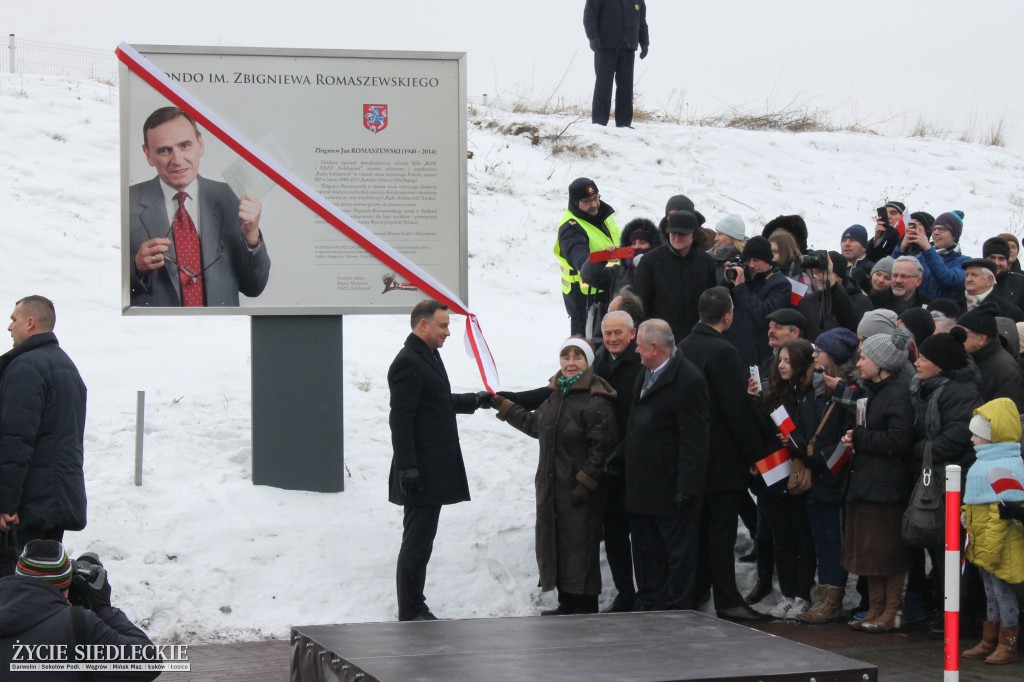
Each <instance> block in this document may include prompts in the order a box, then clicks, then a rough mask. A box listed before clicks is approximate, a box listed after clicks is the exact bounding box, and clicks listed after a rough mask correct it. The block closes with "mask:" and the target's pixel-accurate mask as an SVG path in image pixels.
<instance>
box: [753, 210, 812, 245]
mask: <svg viewBox="0 0 1024 682" xmlns="http://www.w3.org/2000/svg"><path fill="white" fill-rule="evenodd" d="M775 230H785V231H786V232H789V233H790V234H791V235H793V239H795V240H796V245H797V246H798V247H799V248H800V253H807V223H805V222H804V219H803V218H801V217H800V216H798V215H780V216H778V217H776V218H773V219H771V220H769V221H768V224H767V225H765V226H764V229H763V230H761V236H762V237H765V238H767V237H770V236H772V232H774V231H775Z"/></svg>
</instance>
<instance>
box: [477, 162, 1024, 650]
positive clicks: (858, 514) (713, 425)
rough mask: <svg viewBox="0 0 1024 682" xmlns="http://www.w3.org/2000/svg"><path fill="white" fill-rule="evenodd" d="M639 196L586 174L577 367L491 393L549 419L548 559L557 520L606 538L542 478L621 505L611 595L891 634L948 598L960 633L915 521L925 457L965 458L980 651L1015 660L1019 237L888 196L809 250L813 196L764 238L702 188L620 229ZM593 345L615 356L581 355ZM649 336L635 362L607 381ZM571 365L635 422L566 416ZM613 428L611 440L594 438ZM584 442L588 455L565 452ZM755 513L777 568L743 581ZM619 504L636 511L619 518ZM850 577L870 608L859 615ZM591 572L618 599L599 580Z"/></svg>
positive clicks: (528, 419) (565, 231)
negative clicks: (995, 469) (737, 550)
mask: <svg viewBox="0 0 1024 682" xmlns="http://www.w3.org/2000/svg"><path fill="white" fill-rule="evenodd" d="M616 218H617V216H616V212H615V210H614V209H613V208H612V206H611V205H609V204H608V203H607V202H605V201H604V200H603V199H602V197H601V194H600V192H599V190H598V187H597V184H596V183H595V182H594V181H593V180H590V179H589V178H578V179H576V180H574V181H573V182H572V184H571V185H570V186H569V200H568V205H567V206H566V209H565V211H564V213H563V215H562V218H561V220H560V224H559V228H558V236H557V239H556V240H555V242H556V243H555V249H554V250H555V256H556V258H557V259H558V261H559V264H560V266H561V272H562V293H563V300H564V303H565V308H566V312H567V313H568V315H569V318H570V330H569V331H570V334H571V338H570V339H569V340H567V341H566V342H565V344H564V345H563V346H562V353H563V355H562V356H561V357H562V359H563V362H562V369H561V371H560V372H559V373H558V374H556V376H555V377H554V378H553V379H552V380H551V382H550V384H549V385H548V386H547V387H544V388H542V389H536V390H531V391H523V392H513V393H501V394H499V396H497V397H496V398H494V403H495V406H496V407H497V408H498V416H499V418H502V419H506V420H508V421H510V422H511V423H513V425H515V426H517V428H521V429H523V430H524V431H526V432H528V433H531V435H534V436H537V437H539V438H540V440H541V449H542V456H541V467H540V468H539V469H538V478H537V481H538V561H539V562H540V563H541V565H542V566H548V567H551V566H552V565H553V564H552V563H548V562H547V561H545V560H542V559H541V548H540V545H539V543H540V539H541V537H542V535H543V536H544V537H545V541H546V542H547V543H548V544H549V545H551V546H557V547H559V548H561V547H563V546H574V545H573V543H574V542H578V543H579V545H578V548H579V549H582V548H583V547H584V546H585V547H586V553H587V556H588V557H589V559H590V561H588V562H587V563H586V574H587V575H588V576H589V575H590V572H592V571H593V563H592V561H593V558H594V556H596V552H597V546H596V544H595V542H594V536H593V533H592V526H588V527H587V528H588V530H587V532H582V531H581V528H576V527H573V526H571V525H569V526H566V527H562V525H560V524H562V523H563V520H562V519H561V517H560V516H559V515H557V514H556V515H555V516H556V518H555V520H552V519H550V518H548V517H547V516H542V514H541V513H540V509H541V501H542V497H543V499H544V500H545V504H548V505H554V506H553V509H555V510H557V509H559V506H558V505H560V504H565V505H573V509H576V508H577V507H578V506H579V505H581V504H589V505H592V506H595V507H600V506H602V505H603V510H601V511H600V514H602V515H603V517H604V518H605V527H606V528H605V542H606V549H607V552H608V555H609V565H610V566H611V569H612V575H613V579H614V582H615V587H616V591H617V594H616V596H615V598H614V600H613V601H612V603H611V606H610V607H609V608H608V609H607V610H610V611H622V610H631V609H640V610H642V609H651V608H655V609H661V608H694V607H696V606H697V605H698V604H699V603H700V602H701V600H702V599H703V598H705V597H706V596H707V595H708V594H709V593H710V592H712V591H713V595H714V600H715V602H714V603H715V608H716V611H717V612H718V614H719V615H720V616H723V617H726V618H733V619H737V620H755V619H759V618H763V617H766V616H770V617H776V618H783V619H790V620H798V621H801V622H805V623H828V622H834V621H836V620H838V619H840V618H847V617H849V618H850V625H851V627H853V628H854V629H857V630H860V631H863V632H891V631H894V630H898V629H901V628H902V627H905V626H906V625H908V624H912V623H917V622H925V621H926V620H928V619H929V617H930V619H931V620H930V628H931V630H932V632H933V634H935V635H936V636H939V637H941V635H942V628H943V620H942V618H941V610H942V607H943V603H942V581H943V571H944V561H943V555H942V552H943V546H942V544H941V539H940V540H939V541H938V542H931V543H929V544H925V545H924V546H921V543H920V542H918V541H911V540H908V538H907V534H906V531H904V529H903V525H904V522H903V518H904V515H905V512H906V510H907V507H908V504H909V503H910V500H911V496H912V492H913V491H914V489H915V486H917V485H919V481H920V479H921V477H922V476H927V477H928V478H931V477H933V476H934V477H935V478H937V479H941V478H942V477H943V475H944V474H943V472H944V469H945V467H946V465H949V464H956V465H959V466H960V467H961V472H962V476H963V479H964V481H965V482H966V488H965V490H966V493H965V496H964V503H965V505H966V509H967V514H966V516H965V519H964V526H965V531H964V532H965V536H966V535H967V534H968V533H969V534H970V536H971V540H970V541H969V542H968V547H971V548H972V549H969V550H968V552H967V558H968V559H969V560H970V561H971V562H972V563H973V564H974V565H975V566H976V567H977V570H971V571H968V575H967V577H966V578H965V584H964V595H965V596H964V605H963V606H964V608H963V610H964V611H965V612H966V614H967V615H968V616H969V615H970V613H971V611H972V609H976V610H978V611H979V612H983V613H984V615H983V616H982V617H981V618H980V619H979V620H983V623H984V625H983V627H982V628H981V629H982V630H983V638H982V642H981V644H979V645H978V646H976V647H974V648H972V649H969V650H967V651H965V653H964V655H965V656H967V657H980V658H985V659H986V661H987V662H989V663H993V664H999V663H1008V662H1011V661H1013V660H1015V658H1016V641H1017V633H1018V625H1019V623H1018V618H1019V608H1018V599H1019V598H1020V587H1019V586H1020V584H1021V583H1024V554H1022V553H1021V552H1020V551H1019V546H1020V543H1021V542H1024V525H1022V524H1021V522H1020V520H1019V518H1020V517H1021V516H1022V515H1024V508H1022V504H1021V503H1022V502H1024V489H1021V490H1018V489H1017V488H1021V483H1022V482H1024V475H1022V474H1021V471H1022V468H1021V467H1022V464H1021V448H1020V440H1021V439H1020V422H1021V420H1020V414H1021V412H1022V410H1024V360H1022V358H1021V350H1022V345H1024V344H1022V340H1024V308H1022V306H1024V293H1022V287H1024V274H1022V273H1021V266H1020V263H1019V262H1018V252H1019V248H1020V244H1019V241H1018V240H1017V238H1016V237H1015V236H1014V235H1012V234H1010V233H993V234H985V235H979V236H983V237H985V239H983V240H978V241H983V245H982V249H981V251H982V252H981V254H980V255H979V256H978V257H971V256H969V255H967V254H965V253H964V252H963V250H962V249H961V246H960V242H961V238H962V237H963V236H964V230H965V227H964V225H965V214H964V213H963V212H962V211H957V210H952V211H948V212H944V213H941V214H939V215H938V216H935V217H933V216H932V215H930V214H929V213H927V212H924V211H917V212H912V211H910V210H908V209H907V207H906V206H905V205H904V204H903V203H902V202H900V201H887V202H886V203H885V204H884V205H883V206H881V207H879V208H878V210H877V214H876V217H875V223H874V225H872V226H871V229H870V230H869V229H868V228H866V227H864V226H862V225H851V226H849V227H847V228H846V229H844V230H842V231H841V232H840V233H839V234H840V236H839V239H838V240H837V243H836V244H835V246H834V248H832V249H827V250H825V249H822V250H814V249H811V248H809V246H808V230H807V226H806V224H805V222H804V220H803V219H802V218H801V217H800V216H797V215H788V216H779V217H777V218H775V219H774V220H772V221H770V222H768V223H767V224H766V225H765V226H764V228H763V230H761V231H760V234H753V235H751V234H749V233H748V229H747V226H746V225H745V223H744V221H743V219H742V217H740V216H738V215H729V216H725V217H723V218H721V219H720V220H719V221H718V222H717V223H716V224H715V228H714V229H709V226H708V225H707V224H706V223H707V220H706V219H705V217H704V216H703V215H702V214H701V212H700V211H699V210H697V208H696V207H695V206H694V203H693V202H692V200H690V199H689V198H688V197H686V196H683V195H677V196H673V197H671V198H670V199H669V200H668V202H667V204H666V208H665V213H664V215H663V216H662V217H661V219H660V223H659V224H658V225H655V223H654V221H652V220H649V219H645V218H637V219H634V220H632V221H631V222H629V223H627V224H626V225H625V227H624V228H623V229H621V230H620V228H619V227H618V223H617V222H616ZM993 232H995V231H993ZM623 311H624V312H623ZM619 327H622V328H624V329H625V330H627V331H626V333H627V334H629V335H631V336H629V338H630V339H631V340H630V341H629V343H628V345H626V344H623V343H621V341H618V340H616V339H614V338H610V337H609V332H611V331H613V330H614V333H618V334H620V338H621V334H622V331H621V330H619V329H618V328H619ZM584 343H587V344H589V345H592V346H594V347H596V348H597V351H596V353H594V352H592V351H591V352H589V353H582V355H584V356H586V357H576V356H578V355H580V353H579V352H578V351H576V350H573V349H576V348H579V347H582V345H583V344H584ZM566 352H569V353H570V355H572V356H573V358H574V359H575V361H574V362H573V363H572V364H571V365H570V367H569V371H567V369H566V363H565V357H566V356H565V353H566ZM634 354H636V356H637V357H638V359H639V363H637V362H635V361H634V362H633V363H632V365H631V375H630V377H629V378H627V379H626V380H622V379H620V380H618V381H610V380H609V379H610V378H611V377H613V372H614V371H615V368H616V364H619V365H624V364H628V362H629V361H625V360H624V359H625V358H628V357H630V356H633V355H634ZM669 375H670V376H669ZM670 377H671V378H670ZM600 379H604V381H603V382H601V381H598V380H600ZM573 382H579V383H580V388H579V389H575V390H579V391H581V392H583V391H587V392H589V393H588V396H587V400H588V401H589V402H590V403H595V402H596V403H598V404H600V403H601V402H605V403H607V404H608V405H611V406H612V407H614V409H615V415H614V418H613V417H612V416H611V415H608V416H606V417H605V420H606V422H607V423H604V424H601V425H600V426H593V427H591V423H592V422H590V421H586V420H583V421H580V420H579V419H568V420H565V419H561V420H560V419H558V417H559V416H562V415H563V414H564V413H563V409H562V408H560V406H561V405H566V404H569V402H568V401H569V398H570V396H572V395H573V390H574V389H573V388H572V386H575V384H574V383H573ZM596 386H600V389H601V390H600V391H598V392H595V387H596ZM609 387H611V388H612V389H613V392H612V393H611V394H609V391H608V388H609ZM659 389H660V390H659ZM559 394H561V395H562V396H564V397H561V398H560V397H559ZM624 394H625V395H624ZM484 402H486V400H485V401H484ZM605 407H607V405H606V406H605ZM604 412H605V413H607V409H605V410H604ZM1010 413H1012V416H1013V419H1009V416H1010ZM545 423H549V424H548V426H549V427H550V428H548V429H547V430H545V429H544V428H542V425H543V424H545ZM1014 425H1015V428H1010V427H1013V426H1014ZM610 426H614V427H615V429H614V430H613V429H611V428H609V427H610ZM591 428H593V429H594V432H593V433H591ZM613 432H614V433H615V434H616V439H615V441H616V442H615V443H612V444H609V443H608V442H607V441H608V436H609V433H613ZM597 434H600V436H601V438H602V439H603V441H604V442H603V443H602V444H601V446H600V447H598V446H597V445H596V444H595V443H593V442H592V441H591V440H588V439H592V438H596V436H597ZM570 439H574V440H575V443H576V446H575V447H576V448H577V449H578V450H579V452H580V453H583V454H586V455H587V457H589V459H584V458H582V457H581V455H576V456H569V455H568V454H567V453H568V451H569V450H571V448H569V447H568V442H569V440H570ZM1009 443H1012V445H1009ZM993 450H998V452H999V456H1000V457H1001V458H1002V459H1001V461H1002V462H1003V463H1004V464H1006V462H1007V461H1008V460H1012V463H1013V467H1010V468H1011V470H1012V471H1013V472H1014V474H1013V476H1011V479H1013V480H1015V481H1016V484H1015V486H1011V487H1009V488H1006V487H1002V488H1000V489H999V490H998V491H997V490H996V489H995V487H994V484H993V486H988V487H987V488H986V486H987V484H985V483H984V481H985V479H984V477H982V479H981V481H982V482H981V483H979V482H978V477H977V476H976V475H975V473H974V472H975V471H977V470H978V469H977V467H979V466H980V464H977V462H981V461H982V460H983V453H988V452H990V451H993ZM563 451H565V453H566V455H565V457H563V458H561V459H560V458H559V457H558V454H559V453H562V452H563ZM544 453H547V454H544ZM551 453H555V456H554V457H551ZM602 459H603V460H604V464H603V465H602V464H601V460H602ZM549 460H550V461H549ZM566 467H568V469H566ZM990 469H991V467H986V470H990ZM780 472H782V474H781V475H780ZM552 477H553V479H552ZM542 479H544V480H545V485H544V486H543V493H542V486H541V481H542ZM551 480H554V481H555V482H556V483H558V482H561V486H560V488H557V489H555V490H554V491H552V489H551V483H550V481H551ZM616 488H618V489H621V490H622V491H623V494H621V495H617V494H614V493H613V491H614V490H615V489H616ZM584 490H585V491H586V496H585V498H584V497H581V496H580V495H579V494H578V493H577V491H584ZM749 493H753V494H754V495H755V496H756V498H757V502H756V510H755V509H754V508H753V506H752V505H751V503H750V500H751V497H750V494H749ZM559 495H561V498H559ZM591 512H592V514H593V515H594V516H596V515H597V514H598V511H597V510H591ZM574 513H577V514H578V513H579V512H578V511H576V512H574ZM738 516H739V517H742V518H743V519H744V523H745V525H746V526H747V528H748V529H749V530H750V532H751V535H753V536H754V537H755V543H756V550H755V552H753V555H754V556H752V557H749V558H751V559H754V560H756V562H757V565H758V570H757V575H758V581H757V584H756V586H755V587H754V589H753V590H751V592H750V593H749V594H747V595H746V596H745V597H744V596H741V595H740V594H739V592H738V590H737V587H736V581H735V563H734V562H735V558H734V554H733V546H734V544H735V540H736V535H737V517H738ZM590 518H594V517H593V516H592V517H590ZM617 519H625V520H626V523H625V527H627V528H628V532H626V533H622V532H621V530H619V531H616V530H615V528H616V523H617ZM618 525H619V527H620V528H621V527H622V525H623V524H622V523H621V522H619V523H618ZM542 526H543V527H544V533H543V534H542V531H541V527H542ZM609 528H611V529H612V530H611V531H609ZM552 532H554V533H555V534H556V535H557V536H559V537H560V538H561V539H560V540H558V542H557V544H556V545H553V544H552V543H553V541H552V540H551V538H550V537H549V535H550V533H552ZM623 546H625V547H627V548H631V549H629V550H628V551H627V552H626V556H631V557H632V560H633V561H632V563H633V565H632V566H631V567H630V566H628V565H624V563H623V562H622V560H621V557H622V556H623V550H622V547H623ZM556 555H557V553H556ZM613 556H614V557H615V560H614V561H613V560H612V557H613ZM741 558H745V557H741ZM555 563H556V564H557V566H558V568H559V569H563V568H565V569H566V570H569V567H570V566H572V564H571V563H565V564H563V563H562V562H561V560H560V559H559V561H557V562H555ZM929 564H930V571H929V570H927V569H928V566H929ZM542 573H544V570H543V569H542ZM851 574H852V575H856V576H857V577H858V591H859V592H860V593H861V605H860V607H859V608H856V609H854V610H853V612H852V614H850V616H848V615H847V611H846V610H845V609H844V607H843V601H844V597H845V595H846V585H847V581H848V577H849V576H850V575H851ZM774 576H777V578H778V585H779V591H780V592H781V595H782V597H781V599H780V600H779V601H778V603H776V604H775V605H774V606H772V607H771V608H770V610H769V611H767V613H765V612H763V611H760V610H756V609H751V608H750V605H752V604H756V603H758V602H760V601H761V600H763V599H764V598H765V597H767V596H768V595H769V594H770V593H771V592H772V591H773V590H772V585H773V577H774ZM578 577H579V576H573V577H572V578H570V576H567V575H565V576H563V575H562V573H561V572H559V573H557V574H555V575H554V576H553V577H552V575H551V574H550V573H547V574H546V575H545V576H544V578H543V579H542V581H541V582H542V586H543V587H544V588H545V589H548V588H551V587H557V588H558V590H559V595H560V599H559V607H558V609H555V610H553V611H552V612H553V613H573V612H592V611H594V610H596V601H595V600H594V599H590V600H589V601H586V602H585V605H584V603H583V602H579V601H577V600H575V595H577V594H578V590H579V589H580V587H581V584H580V583H579V582H578V581H577V580H576V578H578ZM634 580H635V583H634ZM634 584H635V589H634ZM582 587H584V588H585V591H584V592H583V594H585V595H588V596H592V597H595V598H596V595H597V591H598V589H599V585H598V586H596V587H597V588H598V589H595V586H594V585H593V584H592V583H591V584H584V585H582ZM563 592H566V593H570V597H569V598H566V599H562V598H561V595H562V593H563ZM986 604H987V606H984V605H986ZM979 615H980V614H979ZM967 620H968V621H969V618H968V619H967Z"/></svg>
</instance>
